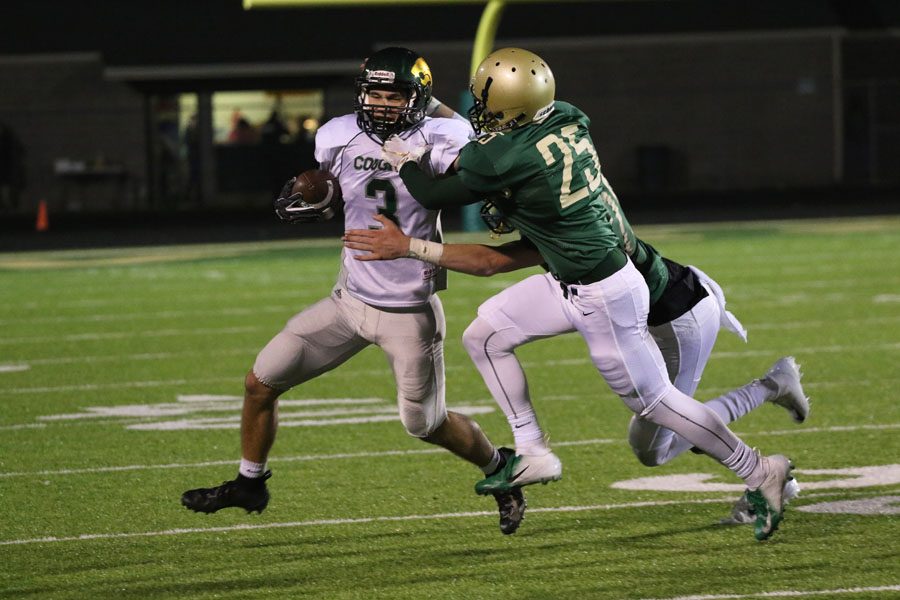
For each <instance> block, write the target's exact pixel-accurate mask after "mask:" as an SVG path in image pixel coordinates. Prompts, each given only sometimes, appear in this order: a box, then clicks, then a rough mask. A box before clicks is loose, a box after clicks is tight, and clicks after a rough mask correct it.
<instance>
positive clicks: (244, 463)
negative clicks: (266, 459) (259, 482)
mask: <svg viewBox="0 0 900 600" xmlns="http://www.w3.org/2000/svg"><path fill="white" fill-rule="evenodd" d="M265 472H266V463H256V462H253V461H249V460H247V459H246V458H242V459H241V466H240V468H239V469H238V473H240V474H241V475H243V476H244V477H246V478H248V479H259V478H260V477H262V476H263V473H265Z"/></svg>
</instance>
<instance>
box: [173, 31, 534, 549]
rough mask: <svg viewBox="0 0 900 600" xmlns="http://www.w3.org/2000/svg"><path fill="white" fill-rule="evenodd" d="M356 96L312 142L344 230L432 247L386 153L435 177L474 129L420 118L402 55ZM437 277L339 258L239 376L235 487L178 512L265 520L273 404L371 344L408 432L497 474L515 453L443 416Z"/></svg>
mask: <svg viewBox="0 0 900 600" xmlns="http://www.w3.org/2000/svg"><path fill="white" fill-rule="evenodd" d="M356 89H357V102H356V105H355V111H354V113H353V114H348V115H344V116H341V117H337V118H335V119H332V120H331V121H329V122H327V123H326V124H325V125H324V126H323V127H322V128H321V129H320V130H319V131H318V133H317V135H316V148H315V157H316V160H317V161H318V162H319V165H320V168H321V169H323V170H326V171H329V172H331V173H332V174H333V175H334V176H335V177H337V179H338V181H339V183H340V186H341V189H342V191H343V198H344V218H345V224H346V228H347V229H366V228H369V227H372V226H377V225H378V222H377V221H375V220H373V215H374V214H376V213H377V214H380V215H383V216H384V217H385V218H387V219H390V221H392V222H393V223H396V224H397V225H398V226H399V227H400V228H401V230H402V231H403V232H404V233H405V234H407V235H409V236H411V237H414V238H422V239H426V240H438V239H439V238H440V223H439V211H436V210H428V209H426V208H423V207H422V206H421V205H420V204H418V203H417V202H416V201H415V200H414V199H413V198H412V196H411V195H410V194H409V192H408V191H407V189H406V186H405V185H404V184H403V182H402V180H401V179H400V177H399V175H398V174H397V172H396V170H394V168H393V167H392V166H391V165H390V164H389V163H387V162H385V161H384V160H382V158H381V154H382V144H383V142H384V140H386V139H387V138H388V137H390V136H399V137H401V138H403V139H406V140H409V141H410V142H414V143H415V144H416V145H417V146H422V147H426V146H427V147H428V148H429V150H430V152H428V153H422V154H421V155H420V156H419V157H418V159H419V162H420V164H421V166H422V168H423V169H425V170H426V171H427V172H429V173H430V174H432V175H442V174H444V173H446V172H447V171H448V170H449V169H450V168H451V165H452V163H453V161H454V160H455V159H456V157H457V155H458V154H459V151H460V149H461V148H462V147H463V146H464V145H465V144H466V143H468V141H469V139H470V138H471V137H473V136H474V132H473V130H472V128H471V126H470V125H469V124H468V122H466V121H465V120H464V119H432V118H430V117H427V116H426V113H427V112H428V111H429V110H430V109H434V108H435V106H436V104H437V103H436V102H435V101H433V100H432V98H431V89H432V76H431V71H430V70H429V68H428V65H427V64H426V62H425V60H424V59H422V58H421V57H420V56H419V55H418V54H415V53H414V52H412V51H410V50H408V49H405V48H385V49H383V50H380V51H378V52H377V53H375V54H373V55H372V56H371V57H370V58H368V59H367V60H366V62H365V63H364V65H363V70H362V73H361V74H360V76H359V77H358V78H357V80H356ZM443 108H444V111H445V114H446V110H447V109H446V108H445V107H443ZM292 184H293V181H289V182H288V184H287V185H286V186H285V191H284V192H283V193H282V196H283V197H282V198H279V199H278V200H276V209H278V207H280V206H282V204H283V201H284V200H285V199H286V198H285V197H286V196H288V195H290V190H291V187H292ZM327 208H328V207H323V209H322V210H323V213H324V210H326V209H327ZM276 212H278V214H279V216H280V217H282V218H283V219H288V220H298V221H309V220H314V219H315V215H310V214H309V213H308V212H307V213H294V212H291V213H289V212H285V211H281V210H276ZM444 275H445V272H444V271H443V270H442V269H440V268H438V267H436V266H434V265H431V264H428V263H425V262H421V261H418V260H414V259H406V260H398V261H392V262H362V261H357V260H353V258H352V252H350V251H349V250H346V249H345V250H344V252H343V255H342V267H341V272H340V275H339V277H338V281H337V283H336V285H335V287H334V289H333V291H332V294H331V295H330V296H329V297H328V298H325V299H323V300H321V301H319V302H318V303H316V304H314V305H312V306H310V307H308V308H306V309H304V310H303V311H301V312H300V313H298V314H297V315H295V316H294V317H293V318H291V319H290V320H289V321H288V322H287V324H286V326H285V328H284V329H283V330H282V331H281V332H280V333H278V334H277V335H276V336H275V337H274V338H273V339H272V340H271V341H270V342H269V343H268V345H266V347H265V348H263V349H262V351H261V352H260V353H259V355H258V356H257V358H256V363H255V364H254V366H253V368H252V370H251V371H250V372H249V373H248V374H247V377H246V380H245V396H244V407H243V412H242V417H241V450H242V459H241V464H240V468H239V473H238V476H237V478H236V479H234V480H232V481H227V482H225V483H224V484H222V485H220V486H217V487H213V488H200V489H196V490H189V491H187V492H185V493H184V495H183V496H182V504H183V505H184V506H186V507H187V508H189V509H192V510H194V511H197V512H206V513H211V512H216V511H218V510H220V509H222V508H226V507H230V506H237V507H241V508H244V509H245V510H247V511H248V512H250V511H254V510H255V511H257V512H261V511H262V510H263V509H264V508H265V507H266V505H267V504H268V501H269V493H268V490H267V488H266V480H267V479H268V478H269V477H270V476H271V472H270V471H268V470H267V469H266V460H267V457H268V454H269V450H270V449H271V447H272V444H273V442H274V440H275V432H276V428H277V409H278V396H279V395H280V394H282V393H283V392H285V391H287V390H289V389H291V388H292V387H294V386H296V385H299V384H301V383H303V382H305V381H307V380H309V379H312V378H314V377H316V376H318V375H320V374H322V373H325V372H327V371H330V370H332V369H334V368H336V367H338V366H339V365H341V364H343V363H344V362H345V361H347V360H348V359H349V358H351V357H352V356H354V355H355V354H356V353H358V352H359V351H360V350H362V349H363V348H365V347H367V346H369V345H370V344H375V345H377V346H379V347H380V348H381V349H382V350H383V351H384V353H385V355H386V356H387V359H388V362H389V363H390V365H391V368H392V370H393V372H394V377H395V379H396V383H397V403H398V407H399V411H400V420H401V422H402V423H403V426H404V428H405V429H406V431H407V432H408V433H409V434H410V435H412V436H414V437H418V438H420V439H422V440H424V441H426V442H429V443H432V444H437V445H439V446H442V447H444V448H446V449H447V450H450V451H451V452H453V453H454V454H456V455H457V456H459V457H461V458H463V459H465V460H467V461H469V462H471V463H473V464H474V465H476V466H477V467H479V468H480V469H481V470H482V471H483V472H484V473H485V474H486V475H489V474H492V473H496V472H498V471H499V470H500V469H501V468H502V467H503V466H504V464H505V462H506V457H507V456H510V457H511V456H512V455H513V451H512V450H509V449H505V448H501V449H497V448H495V447H494V446H493V444H491V442H490V441H489V440H488V439H487V437H486V436H485V435H484V433H483V432H482V431H481V429H480V427H479V426H478V424H477V423H475V421H473V420H472V419H471V418H469V417H467V416H466V415H463V414H460V413H457V412H453V411H448V410H447V408H446V404H445V400H444V392H445V385H444V357H443V342H444V337H445V323H444V312H443V308H442V307H441V302H440V300H439V299H438V297H437V296H436V295H435V292H436V291H438V290H440V289H442V284H443V280H444ZM495 498H496V500H497V503H498V506H499V509H500V528H501V531H503V533H506V534H509V533H513V532H514V531H515V530H516V528H517V527H518V526H519V523H520V522H521V519H522V517H523V515H524V510H525V499H524V496H523V495H522V493H521V491H520V490H513V491H511V492H503V493H498V494H495Z"/></svg>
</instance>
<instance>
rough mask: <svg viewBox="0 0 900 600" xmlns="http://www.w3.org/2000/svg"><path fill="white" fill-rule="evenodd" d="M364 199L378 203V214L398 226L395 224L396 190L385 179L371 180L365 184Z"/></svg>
mask: <svg viewBox="0 0 900 600" xmlns="http://www.w3.org/2000/svg"><path fill="white" fill-rule="evenodd" d="M366 198H373V199H374V200H375V201H376V202H378V214H379V215H384V216H386V217H387V218H388V219H390V220H391V221H393V222H394V223H396V224H397V225H398V226H399V225H400V223H398V222H397V190H395V189H394V184H392V183H391V182H390V181H388V180H387V179H373V180H372V181H370V182H369V183H367V184H366Z"/></svg>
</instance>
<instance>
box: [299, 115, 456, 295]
mask: <svg viewBox="0 0 900 600" xmlns="http://www.w3.org/2000/svg"><path fill="white" fill-rule="evenodd" d="M401 137H403V138H404V139H413V140H416V139H418V140H420V141H422V143H424V144H429V145H431V146H432V150H431V153H430V155H427V154H426V155H425V157H424V158H423V161H424V160H427V164H425V163H424V162H423V163H420V164H421V165H422V168H423V169H425V170H426V172H427V171H430V173H429V174H430V175H432V176H434V175H440V174H443V173H445V172H446V171H447V169H449V168H450V165H451V164H453V161H454V160H456V157H457V155H458V154H459V151H460V149H461V148H462V147H463V146H464V145H466V143H468V141H469V139H470V138H471V137H474V132H473V131H472V128H471V127H470V126H469V125H468V124H466V123H463V122H461V121H459V120H457V119H432V118H429V117H425V119H423V120H422V122H420V123H419V124H418V125H416V126H415V127H413V128H411V129H408V130H406V131H404V132H403V133H402V135H401ZM315 156H316V160H317V161H319V165H320V168H322V169H324V170H326V171H330V172H331V173H332V174H333V175H334V176H335V177H337V178H338V180H339V181H340V184H341V192H342V193H343V196H344V228H345V229H367V228H370V227H381V225H380V224H379V223H378V221H376V220H375V219H374V218H373V217H374V215H375V214H377V213H381V214H384V215H387V216H389V217H391V218H392V219H394V221H395V222H396V223H397V224H398V225H399V226H400V229H401V230H403V233H405V234H406V235H408V236H410V237H414V238H421V239H426V240H435V239H439V235H440V221H439V213H440V211H436V210H428V209H426V208H423V207H422V206H421V205H420V204H419V203H418V202H416V201H415V199H414V198H413V197H412V196H411V195H410V193H409V191H408V190H407V189H406V186H405V185H404V184H403V181H402V180H401V179H400V175H399V174H398V173H397V172H396V171H394V170H393V168H392V167H391V165H390V164H389V163H387V162H385V161H383V160H382V159H381V144H380V143H379V142H377V141H375V140H373V139H371V138H370V137H369V136H368V135H366V133H365V132H364V131H362V130H361V129H360V128H359V126H358V125H357V124H356V114H349V115H344V116H342V117H337V118H335V119H332V120H330V121H328V122H327V123H326V124H325V125H323V126H322V127H321V128H320V129H319V131H318V133H317V134H316V153H315ZM354 253H358V251H355V250H348V249H346V248H345V249H344V252H343V254H342V256H341V262H342V277H343V278H344V282H345V285H346V290H347V291H348V292H349V293H350V294H352V295H353V296H355V297H357V298H359V299H360V300H362V301H363V302H365V303H367V304H372V305H374V306H385V307H408V306H417V305H421V304H425V303H426V302H428V298H429V297H430V296H431V295H432V294H433V293H434V292H435V291H437V290H438V289H440V288H439V287H438V284H437V282H438V280H439V279H442V277H439V274H440V272H442V271H443V270H442V269H440V268H438V267H435V266H434V265H432V264H429V263H426V262H422V261H420V260H416V259H413V258H398V259H396V260H390V261H358V260H354V259H353V256H352V254H354Z"/></svg>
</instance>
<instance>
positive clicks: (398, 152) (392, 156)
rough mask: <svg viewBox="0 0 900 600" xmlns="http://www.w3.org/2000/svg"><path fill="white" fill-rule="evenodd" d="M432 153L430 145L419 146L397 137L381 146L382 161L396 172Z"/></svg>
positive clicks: (389, 139)
mask: <svg viewBox="0 0 900 600" xmlns="http://www.w3.org/2000/svg"><path fill="white" fill-rule="evenodd" d="M429 152H431V146H430V145H428V144H421V145H420V144H417V143H416V142H414V141H412V140H404V139H402V138H400V137H397V136H396V135H394V136H391V137H389V138H388V139H387V140H386V141H385V142H384V145H382V146H381V159H382V160H384V161H385V162H387V163H390V165H391V166H392V167H394V170H395V171H398V172H399V171H400V167H402V166H403V165H404V164H405V163H407V162H409V161H413V162H416V163H417V162H419V160H421V158H422V157H423V156H425V155H426V154H428V153H429Z"/></svg>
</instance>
